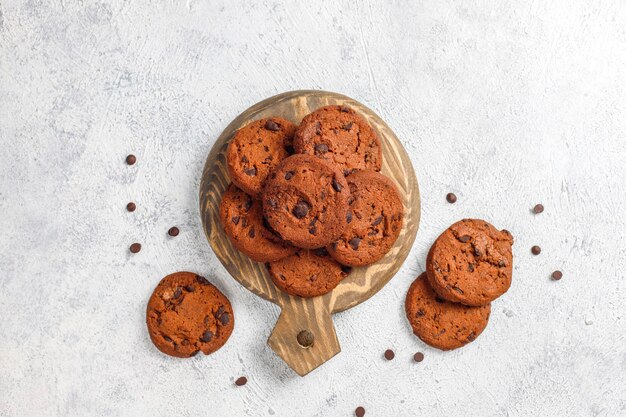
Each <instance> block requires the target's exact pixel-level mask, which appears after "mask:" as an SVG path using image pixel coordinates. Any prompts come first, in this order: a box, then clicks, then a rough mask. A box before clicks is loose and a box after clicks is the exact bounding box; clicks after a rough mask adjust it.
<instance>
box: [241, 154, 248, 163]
mask: <svg viewBox="0 0 626 417" xmlns="http://www.w3.org/2000/svg"><path fill="white" fill-rule="evenodd" d="M241 162H243V163H244V164H246V163H248V157H247V156H245V155H244V156H242V157H241Z"/></svg>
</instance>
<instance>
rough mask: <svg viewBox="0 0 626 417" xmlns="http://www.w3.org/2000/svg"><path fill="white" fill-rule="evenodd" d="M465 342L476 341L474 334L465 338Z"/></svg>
mask: <svg viewBox="0 0 626 417" xmlns="http://www.w3.org/2000/svg"><path fill="white" fill-rule="evenodd" d="M467 340H468V341H469V342H473V341H474V340H476V333H474V332H471V333H470V334H469V335H468V336H467Z"/></svg>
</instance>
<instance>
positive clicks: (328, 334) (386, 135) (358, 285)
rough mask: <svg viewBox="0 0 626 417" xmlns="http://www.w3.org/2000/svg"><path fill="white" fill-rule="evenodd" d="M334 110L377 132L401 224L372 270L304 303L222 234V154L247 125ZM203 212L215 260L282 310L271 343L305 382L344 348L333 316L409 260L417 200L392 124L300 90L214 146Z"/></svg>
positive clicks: (240, 122)
mask: <svg viewBox="0 0 626 417" xmlns="http://www.w3.org/2000/svg"><path fill="white" fill-rule="evenodd" d="M329 104H339V105H342V104H345V105H347V106H350V107H352V108H353V109H355V110H356V111H357V112H358V113H359V114H360V115H361V116H362V117H364V118H365V119H366V120H367V121H368V122H369V123H370V125H372V127H373V128H374V130H375V131H376V132H377V133H378V135H379V137H380V139H381V142H382V145H383V166H382V173H383V174H385V175H386V176H387V177H389V178H391V179H392V180H393V181H394V182H395V183H396V185H397V186H398V189H399V190H400V194H401V196H402V199H403V203H404V209H405V219H404V226H403V228H402V231H401V232H400V236H399V238H398V240H397V241H396V243H395V245H394V246H393V248H392V249H391V251H390V252H389V253H387V255H386V256H385V257H384V258H383V259H381V260H380V261H378V262H376V263H375V264H373V265H369V266H367V267H361V268H354V269H353V271H352V273H351V274H350V275H349V276H348V277H347V278H345V279H344V280H343V281H342V282H341V283H340V284H339V285H338V286H337V287H336V288H335V289H334V290H333V291H331V292H330V293H328V294H326V295H324V296H320V297H314V298H300V297H294V296H290V295H288V294H285V293H283V292H281V291H280V290H279V289H278V288H276V287H275V286H274V284H273V283H272V280H271V279H270V277H269V274H268V273H267V270H266V269H265V266H264V265H263V264H262V263H257V262H253V261H252V260H250V259H249V258H248V257H247V256H245V255H244V254H242V253H241V252H239V251H237V250H236V249H235V248H234V247H233V246H232V245H231V243H230V241H229V240H228V238H227V237H226V235H225V234H224V231H223V228H222V225H221V223H220V216H219V206H220V201H221V198H222V193H223V192H224V190H225V189H226V187H227V186H228V184H229V183H230V179H229V177H228V171H227V168H226V162H225V153H226V148H227V146H228V143H229V142H230V139H231V138H232V137H233V134H234V132H235V131H236V130H237V129H239V128H240V127H242V126H244V125H245V124H247V123H249V122H251V121H253V120H257V119H261V118H265V117H271V116H278V117H283V118H285V119H287V120H291V121H292V122H294V123H296V124H298V123H300V120H302V118H303V117H304V116H306V115H307V114H309V113H311V112H312V111H314V110H316V109H318V108H319V107H322V106H326V105H329ZM200 213H201V216H202V224H203V226H204V232H205V234H206V236H207V239H208V240H209V243H210V244H211V247H212V248H213V250H214V251H215V254H216V255H217V257H218V259H219V260H220V262H222V264H223V265H224V267H225V268H226V269H227V270H228V272H229V273H230V274H231V275H232V276H233V278H235V279H236V280H237V281H238V282H239V283H240V284H241V285H243V286H244V287H246V288H247V289H249V290H250V291H252V292H253V293H255V294H257V295H259V296H260V297H263V298H265V299H267V300H269V301H271V302H273V303H275V304H277V305H279V306H280V308H281V314H280V317H279V319H278V322H277V323H276V326H275V327H274V330H273V331H272V334H271V335H270V337H269V339H268V344H269V346H270V347H271V348H272V350H274V352H276V353H277V354H278V355H279V356H280V357H281V358H282V359H283V360H284V361H285V362H286V363H287V364H288V365H289V366H290V367H291V368H292V369H293V370H294V371H296V372H297V373H298V374H299V375H301V376H304V375H306V374H307V373H309V372H311V371H312V370H313V369H315V368H317V367H318V366H319V365H321V364H323V363H324V362H326V361H327V360H329V359H330V358H332V357H333V356H334V355H336V354H337V353H339V351H340V350H341V349H340V347H339V341H338V340H337V335H336V334H335V327H334V325H333V321H332V319H331V314H332V313H336V312H339V311H343V310H346V309H348V308H350V307H354V306H355V305H357V304H359V303H361V302H363V301H365V300H367V299H368V298H370V297H371V296H373V295H374V294H376V292H377V291H378V290H380V289H381V288H382V287H383V286H384V285H385V284H386V283H387V282H388V281H389V280H390V279H391V278H392V277H393V276H394V274H395V273H396V272H397V271H398V269H399V268H400V266H401V265H402V263H403V262H404V259H405V258H406V256H407V255H408V253H409V251H410V249H411V246H412V245H413V241H414V240H415V235H416V233H417V229H418V226H419V221H420V196H419V189H418V185H417V179H416V178H415V173H414V172H413V166H412V164H411V160H410V159H409V156H408V155H407V153H406V151H405V150H404V148H403V147H402V144H401V143H400V141H399V140H398V138H397V137H396V135H395V134H394V133H393V131H392V130H391V129H390V128H389V126H387V124H386V123H385V122H384V121H383V120H382V119H381V118H380V117H379V116H378V115H377V114H375V113H374V112H373V111H372V110H370V109H369V108H367V107H365V106H364V105H363V104H361V103H359V102H358V101H356V100H353V99H351V98H349V97H346V96H343V95H341V94H336V93H331V92H327V91H315V90H300V91H291V92H287V93H283V94H279V95H277V96H274V97H270V98H268V99H267V100H263V101H261V102H260V103H257V104H255V105H254V106H252V107H250V108H249V109H247V110H246V111H244V112H243V113H241V114H240V115H239V116H238V117H237V118H236V119H235V120H233V121H232V122H231V123H230V124H229V125H228V126H227V127H226V129H225V130H224V132H223V133H222V134H221V135H220V137H219V138H218V139H217V142H215V145H214V146H213V148H212V149H211V152H210V153H209V156H208V158H207V160H206V164H205V166H204V172H203V174H202V182H201V184H200Z"/></svg>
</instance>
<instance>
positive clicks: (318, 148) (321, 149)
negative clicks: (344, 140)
mask: <svg viewBox="0 0 626 417" xmlns="http://www.w3.org/2000/svg"><path fill="white" fill-rule="evenodd" d="M314 148H315V153H316V154H319V155H323V154H325V153H326V152H328V145H326V144H325V143H318V144H317V145H315V147H314Z"/></svg>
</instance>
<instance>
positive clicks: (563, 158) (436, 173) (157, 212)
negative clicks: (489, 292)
mask: <svg viewBox="0 0 626 417" xmlns="http://www.w3.org/2000/svg"><path fill="white" fill-rule="evenodd" d="M303 88H314V89H325V90H332V91H337V92H341V93H344V94H347V95H350V96H352V97H354V98H356V99H357V100H360V101H362V102H364V103H366V104H367V105H369V106H371V107H372V108H373V109H374V110H375V111H377V112H378V113H379V114H380V115H381V116H382V117H383V118H384V119H385V120H386V121H387V122H388V123H389V125H390V126H391V127H392V128H393V129H394V130H395V131H396V133H397V135H398V136H399V137H400V138H401V140H402V141H403V143H404V145H405V147H406V149H407V151H408V152H409V153H410V155H411V158H412V161H413V164H414V168H415V171H416V174H417V178H418V179H419V182H420V187H421V193H422V208H423V212H422V224H421V227H420V230H419V233H418V236H417V240H416V242H415V245H414V247H413V250H412V252H411V254H410V256H409V257H408V259H407V261H406V262H405V264H404V266H403V268H402V269H401V271H400V272H399V273H398V274H397V275H396V277H395V278H394V279H393V280H392V281H391V282H390V283H389V284H388V285H387V286H386V287H385V288H384V289H383V290H382V291H380V293H378V294H377V295H376V296H375V297H374V298H372V299H371V300H369V301H368V302H366V303H364V304H362V305H360V306H358V307H356V308H354V309H352V310H349V311H347V312H344V313H341V314H338V315H336V316H335V317H334V319H335V323H336V328H337V333H338V336H339V339H340V342H341V346H342V352H341V353H340V354H339V355H338V356H336V357H335V358H333V359H332V360H331V361H330V362H328V363H327V364H326V365H324V366H323V367H321V368H320V369H318V370H316V371H315V372H313V373H312V374H310V375H308V376H307V377H305V378H300V377H298V376H297V375H296V374H294V373H293V372H292V371H291V370H290V369H289V368H288V367H287V366H286V365H285V364H284V363H283V362H282V361H281V360H280V359H279V358H278V357H277V356H276V355H274V353H273V352H272V351H271V350H270V349H269V348H268V347H267V346H266V344H265V341H266V339H267V337H268V335H269V334H270V331H271V329H272V327H273V325H274V323H275V322H276V319H277V317H278V314H279V310H278V308H277V307H275V306H274V305H272V304H270V303H268V302H265V301H263V300H261V299H259V298H257V297H255V296H253V295H252V294H251V293H249V292H248V291H246V290H245V289H244V288H243V287H241V286H240V285H239V284H237V283H236V282H235V281H234V280H233V279H231V278H230V277H229V276H228V274H227V273H226V271H225V269H224V268H223V267H222V266H221V265H220V264H219V262H218V261H217V260H216V258H215V256H214V254H213V253H212V251H211V249H210V247H209V245H208V244H207V242H206V240H205V238H204V235H203V233H202V230H201V225H200V220H199V214H198V197H197V194H198V186H199V182H200V175H201V170H202V167H203V164H204V160H205V158H206V155H207V153H208V151H209V149H210V148H211V146H212V144H213V143H214V141H215V139H216V138H217V136H218V135H219V133H220V132H221V131H222V129H223V128H224V127H225V126H226V124H227V123H228V122H229V121H230V120H231V119H233V118H234V117H235V116H236V115H237V114H239V113H240V112H241V111H243V110H244V109H246V108H247V107H248V106H250V105H252V104H254V103H255V102H257V101H259V100H262V99H264V98H266V97H268V96H271V95H274V94H277V93H280V92H284V91H288V90H293V89H303ZM625 136H626V3H625V2H624V1H621V0H606V1H596V0H593V1H591V0H590V1H570V0H567V1H566V0H562V1H532V2H520V1H506V2H486V1H468V2H457V1H452V0H446V1H430V2H429V1H371V2H364V1H348V0H346V1H337V0H333V1H325V2H314V1H308V2H305V1H302V2H297V3H296V2H289V4H287V3H280V2H275V1H269V0H268V1H255V2H252V1H243V0H240V1H233V0H227V1H226V0H224V1H199V0H198V1H195V0H190V1H187V2H185V1H165V0H163V1H153V2H147V3H146V2H143V1H132V2H131V1H112V2H110V3H95V2H91V1H73V0H50V1H38V0H30V1H26V2H21V1H13V0H0V335H1V337H0V416H2V417H5V416H141V415H150V416H171V415H181V416H198V415H213V416H257V415H258V416H350V415H352V413H353V412H354V409H355V407H356V406H359V405H363V406H364V407H365V408H366V410H367V415H368V416H418V415H419V416H547V415H550V416H625V415H626V336H625V334H626V301H625V299H626V280H625V273H624V270H625V269H626V239H625V238H624V234H625V232H626V221H625V214H624V211H625V210H626V193H625V189H626V172H625V171H626V168H625V167H626V137H625ZM128 153H134V154H136V155H137V157H138V163H137V164H136V165H135V166H132V167H128V166H126V165H125V163H124V158H125V156H126V155H127V154H128ZM450 191H452V192H455V193H456V194H457V195H458V197H459V199H458V203H457V204H455V205H450V204H447V203H446V202H445V194H446V193H447V192H450ZM129 201H135V202H136V203H137V205H138V209H137V211H136V212H135V213H132V214H130V213H127V212H126V210H125V206H126V203H127V202H129ZM538 202H541V203H543V204H544V205H545V207H546V210H545V212H544V213H543V214H541V215H537V216H535V215H533V214H531V212H530V209H531V208H532V206H533V205H534V204H535V203H538ZM464 217H479V218H484V219H486V220H488V221H491V222H493V223H494V224H495V225H496V226H497V227H499V228H506V229H509V230H510V231H511V232H512V233H513V235H514V236H515V238H516V243H515V246H514V252H515V272H514V281H513V286H512V288H511V290H510V291H509V292H508V293H507V294H506V295H504V296H503V297H502V298H501V299H498V300H497V301H496V302H494V303H493V313H492V317H491V321H490V323H489V326H488V327H487V329H486V331H485V332H484V333H483V335H481V336H480V337H479V338H478V339H477V340H476V342H475V343H473V344H471V345H469V346H467V347H465V348H463V349H460V350H457V351H454V352H440V351H437V350H434V349H431V348H429V347H427V346H425V345H424V344H423V343H421V342H420V341H419V340H417V339H416V338H415V337H414V336H412V334H411V331H410V328H409V326H408V323H407V321H406V319H405V317H404V313H403V299H404V295H405V292H406V290H407V288H408V286H409V285H410V283H411V281H412V280H413V279H414V278H415V277H416V276H417V275H418V274H419V273H420V272H421V271H422V270H423V269H424V260H425V257H426V253H427V250H428V248H429V246H430V244H431V243H432V242H433V240H434V239H435V238H436V236H437V235H438V234H439V233H440V232H441V231H442V230H443V229H444V228H445V227H447V226H448V225H449V224H451V223H452V222H454V221H456V220H458V219H461V218H464ZM173 225H177V226H178V227H179V228H180V229H181V234H180V236H179V237H177V238H174V239H172V238H168V237H167V236H166V231H167V230H168V228H169V227H170V226H173ZM134 241H139V242H141V243H142V244H143V250H142V251H141V252H140V253H139V254H137V255H134V256H133V255H131V254H129V252H128V246H129V244H131V243H132V242H134ZM535 244H538V245H540V246H541V247H542V248H543V252H542V253H541V255H539V256H532V255H531V254H530V247H531V246H532V245H535ZM555 269H561V270H563V273H564V277H563V279H562V280H561V281H560V282H553V281H551V280H550V278H549V276H550V273H551V272H552V271H553V270H555ZM179 270H191V271H196V272H198V273H201V274H204V275H206V276H208V277H210V279H211V280H212V281H213V282H214V283H215V284H217V285H218V286H219V287H220V288H221V289H222V290H223V291H224V292H225V293H226V294H227V295H228V297H230V299H231V300H232V302H233V304H234V309H235V312H236V327H235V331H234V333H233V335H232V337H231V339H230V341H229V342H228V344H227V345H226V346H225V347H224V348H222V349H221V350H220V351H218V352H217V353H215V354H214V355H211V356H209V357H205V356H203V355H199V356H197V357H195V358H193V359H190V360H178V359H174V358H170V357H167V356H165V355H163V354H161V353H160V352H158V351H157V350H156V349H155V348H154V347H153V346H152V344H151V342H150V340H149V338H148V335H147V331H146V328H145V324H144V315H145V305H146V302H147V299H148V297H149V295H150V293H151V291H152V289H153V287H154V286H155V284H156V283H157V282H158V281H159V279H160V278H161V277H163V276H164V275H166V274H168V273H171V272H174V271H179ZM387 348H392V349H394V350H395V352H396V359H395V360H394V361H392V362H387V361H385V360H384V359H383V358H382V354H383V352H384V350H385V349H387ZM416 351H423V352H424V353H425V355H426V358H425V360H424V362H422V363H420V364H416V363H413V361H412V355H413V353H415V352H416ZM241 375H246V376H247V377H248V379H249V383H248V385H246V386H245V387H241V388H237V387H235V386H234V384H233V381H234V379H236V378H237V377H239V376H241Z"/></svg>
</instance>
